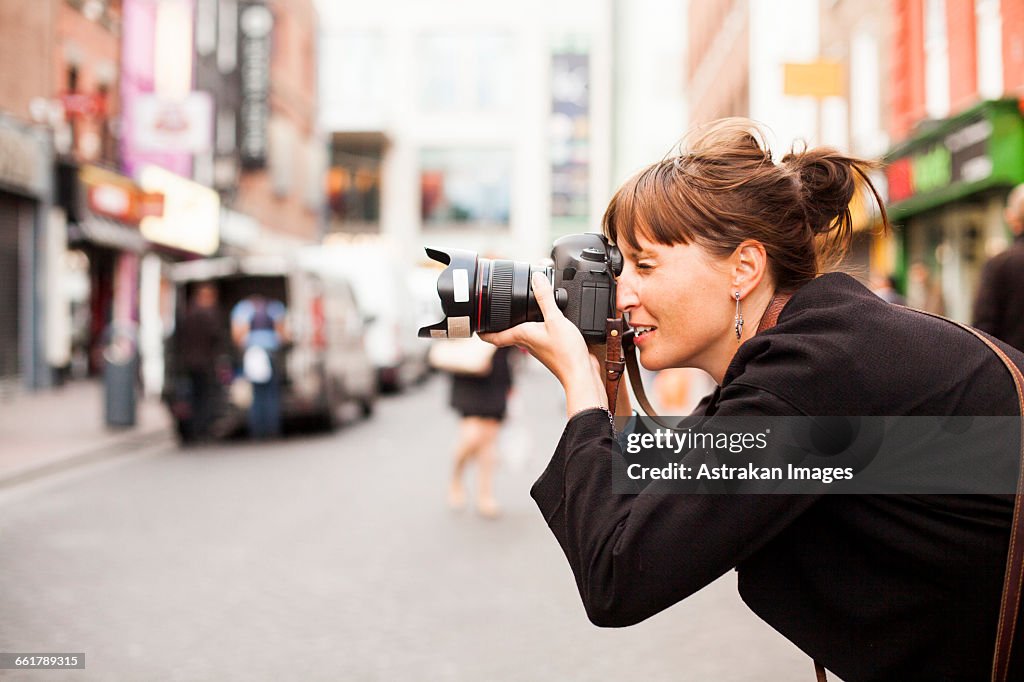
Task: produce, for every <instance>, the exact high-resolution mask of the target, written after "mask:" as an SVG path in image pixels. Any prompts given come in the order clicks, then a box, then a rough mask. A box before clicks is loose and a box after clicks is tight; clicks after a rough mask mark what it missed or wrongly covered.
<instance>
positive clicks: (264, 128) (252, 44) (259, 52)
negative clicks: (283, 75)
mask: <svg viewBox="0 0 1024 682" xmlns="http://www.w3.org/2000/svg"><path fill="white" fill-rule="evenodd" d="M238 20H239V29H240V43H239V52H240V55H241V80H242V93H241V95H242V101H241V105H240V107H239V113H238V129H239V135H238V146H239V152H240V154H241V157H242V165H243V166H245V167H246V168H262V167H263V166H265V165H266V163H267V147H268V142H267V136H268V130H269V127H270V48H271V44H270V40H271V33H272V32H273V29H274V15H273V14H272V13H271V12H270V10H269V9H268V8H267V7H265V6H264V5H263V4H261V3H247V4H243V5H242V7H241V12H240V13H239V17H238Z"/></svg>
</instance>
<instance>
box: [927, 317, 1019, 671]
mask: <svg viewBox="0 0 1024 682" xmlns="http://www.w3.org/2000/svg"><path fill="white" fill-rule="evenodd" d="M917 312H919V313H922V314H924V315H928V316H929V317H934V318H937V319H940V320H947V321H948V322H952V323H953V324H955V325H956V326H958V327H960V328H961V329H964V330H966V331H969V332H970V333H971V334H973V335H974V336H976V337H978V338H979V339H981V341H982V343H984V344H985V345H986V346H988V347H989V349H990V350H991V351H992V352H993V353H995V354H996V356H997V357H998V358H999V359H1000V360H1001V361H1002V363H1003V365H1005V366H1006V369H1007V370H1008V371H1009V372H1010V376H1012V377H1013V384H1014V388H1016V390H1017V409H1018V410H1019V412H1020V414H1021V416H1022V417H1024V374H1021V371H1020V368H1018V367H1017V365H1015V364H1013V362H1012V361H1011V360H1010V358H1008V357H1006V353H1004V352H1003V351H1002V350H1001V349H1000V348H999V346H997V345H996V344H994V343H992V341H991V340H990V339H989V338H988V337H986V336H985V335H984V334H982V333H981V332H979V331H978V330H977V329H974V328H973V327H968V326H967V325H965V324H961V323H960V322H957V321H956V320H950V319H949V318H946V317H942V316H941V315H935V314H934V313H929V312H926V311H924V310H918V311H917ZM1021 495H1024V419H1021V467H1020V472H1019V473H1018V475H1017V494H1016V495H1015V496H1014V502H1013V521H1012V522H1011V524H1010V549H1009V551H1008V552H1007V557H1006V573H1005V575H1004V577H1003V598H1002V600H1001V601H1000V603H999V626H998V628H997V629H996V645H995V652H994V653H993V655H992V682H1004V681H1005V680H1007V679H1009V674H1010V656H1011V654H1012V649H1013V639H1014V635H1015V633H1016V630H1017V617H1018V615H1019V610H1020V596H1021V583H1022V579H1024V519H1022V518H1021V504H1020V498H1021Z"/></svg>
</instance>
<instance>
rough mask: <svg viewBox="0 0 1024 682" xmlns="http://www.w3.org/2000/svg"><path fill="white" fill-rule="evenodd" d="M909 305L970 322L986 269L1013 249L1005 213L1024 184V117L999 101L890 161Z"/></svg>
mask: <svg viewBox="0 0 1024 682" xmlns="http://www.w3.org/2000/svg"><path fill="white" fill-rule="evenodd" d="M886 161H887V163H888V166H887V168H886V176H887V180H888V186H889V206H888V211H889V217H890V219H891V220H892V222H893V223H894V225H896V226H897V232H896V234H897V240H898V242H899V244H898V246H899V248H898V253H899V259H898V261H897V263H896V266H897V270H898V272H899V275H900V277H901V279H902V280H903V281H904V282H905V285H906V295H907V301H908V304H909V305H911V306H913V307H917V308H924V309H928V310H931V311H933V312H938V313H941V314H944V315H947V316H949V317H952V318H953V319H956V320H961V321H970V318H971V312H972V306H973V300H974V296H975V292H976V291H977V287H978V280H979V277H980V275H981V268H982V266H983V265H984V263H985V261H986V260H987V259H988V258H989V257H991V256H992V255H994V254H996V253H998V252H999V251H1001V250H1003V249H1005V248H1006V246H1007V245H1008V244H1009V233H1008V231H1007V228H1006V225H1005V223H1004V221H1003V207H1004V204H1005V201H1006V196H1007V194H1008V193H1009V191H1010V190H1011V189H1012V188H1013V187H1014V186H1015V185H1017V184H1020V183H1021V182H1024V116H1022V111H1021V103H1020V102H1019V101H1017V100H1009V99H1008V100H995V101H988V102H983V103H981V104H979V105H978V106H976V107H974V108H972V109H970V110H968V111H966V112H964V113H962V114H960V115H958V116H956V117H954V118H951V119H948V120H945V121H941V122H938V123H936V124H935V125H933V126H930V127H929V129H928V130H926V131H924V132H922V133H920V134H919V135H917V136H916V137H914V138H912V139H910V140H908V141H906V142H904V143H903V144H901V145H899V146H897V147H896V148H894V149H893V150H892V151H890V153H889V154H888V156H887V157H886Z"/></svg>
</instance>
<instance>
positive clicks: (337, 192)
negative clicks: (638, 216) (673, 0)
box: [320, 0, 611, 263]
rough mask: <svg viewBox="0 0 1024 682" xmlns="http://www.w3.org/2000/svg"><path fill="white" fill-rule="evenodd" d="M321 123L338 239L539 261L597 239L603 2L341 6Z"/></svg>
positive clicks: (601, 196) (329, 22)
mask: <svg viewBox="0 0 1024 682" xmlns="http://www.w3.org/2000/svg"><path fill="white" fill-rule="evenodd" d="M330 7H331V8H332V10H333V11H334V12H336V14H332V15H328V14H327V9H326V7H325V16H324V21H325V32H324V35H323V39H322V43H323V44H322V59H321V63H322V64H323V67H322V69H321V91H322V93H323V98H322V102H321V108H320V111H321V122H322V126H323V128H324V129H325V130H326V131H329V132H330V133H331V134H332V140H333V145H332V158H331V169H330V175H329V184H328V201H329V203H330V211H329V215H330V216H331V219H330V220H331V222H330V225H329V230H330V232H331V233H332V234H333V235H339V236H337V237H334V239H355V238H359V239H362V240H376V241H380V242H384V243H387V244H389V245H391V247H393V248H394V249H395V250H397V251H399V252H400V253H401V256H402V259H403V260H404V261H405V262H406V263H410V262H417V261H421V260H422V259H423V258H424V256H423V250H422V247H423V245H424V244H435V245H445V246H458V247H460V248H467V249H474V250H477V251H480V252H486V253H491V254H494V255H501V256H504V257H511V258H518V259H525V260H535V259H537V258H539V257H542V256H545V255H546V254H547V253H548V252H549V251H550V244H551V240H552V238H553V237H555V236H558V235H560V234H566V233H570V232H580V231H586V230H595V229H599V221H600V217H601V215H602V213H603V210H604V205H605V203H606V202H607V198H608V196H609V190H610V155H611V142H610V139H611V134H610V129H611V49H610V30H611V29H610V23H611V5H610V3H609V2H601V3H597V4H595V3H590V2H582V1H580V2H565V3H555V4H552V3H543V2H539V1H537V0H529V1H528V2H524V3H514V4H504V5H503V4H497V5H495V4H493V3H486V4H485V3H475V4H474V3H462V2H455V1H453V0H447V1H444V2H431V3H420V2H411V1H404V0H385V1H383V2H376V3H363V2H354V1H351V2H348V1H346V2H337V3H331V4H330Z"/></svg>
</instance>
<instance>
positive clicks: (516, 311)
mask: <svg viewBox="0 0 1024 682" xmlns="http://www.w3.org/2000/svg"><path fill="white" fill-rule="evenodd" d="M485 260H486V259H483V258H481V259H480V262H481V263H483V262H485ZM489 265H490V267H489V268H488V270H489V273H490V277H489V278H488V279H487V280H485V281H486V287H484V288H483V289H482V291H481V298H482V300H481V306H480V308H481V311H483V312H485V315H484V316H482V318H481V320H482V321H481V323H480V325H479V327H478V331H482V332H498V331H501V330H503V329H508V328H509V327H514V326H516V325H517V324H521V323H523V322H527V321H531V320H534V321H536V320H540V319H542V318H541V315H540V308H539V307H538V306H537V299H536V298H535V297H534V295H533V289H531V287H530V276H531V274H532V273H533V271H534V270H535V268H533V267H531V266H530V264H529V263H519V262H516V261H511V260H493V261H490V264H489ZM545 274H546V273H545Z"/></svg>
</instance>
